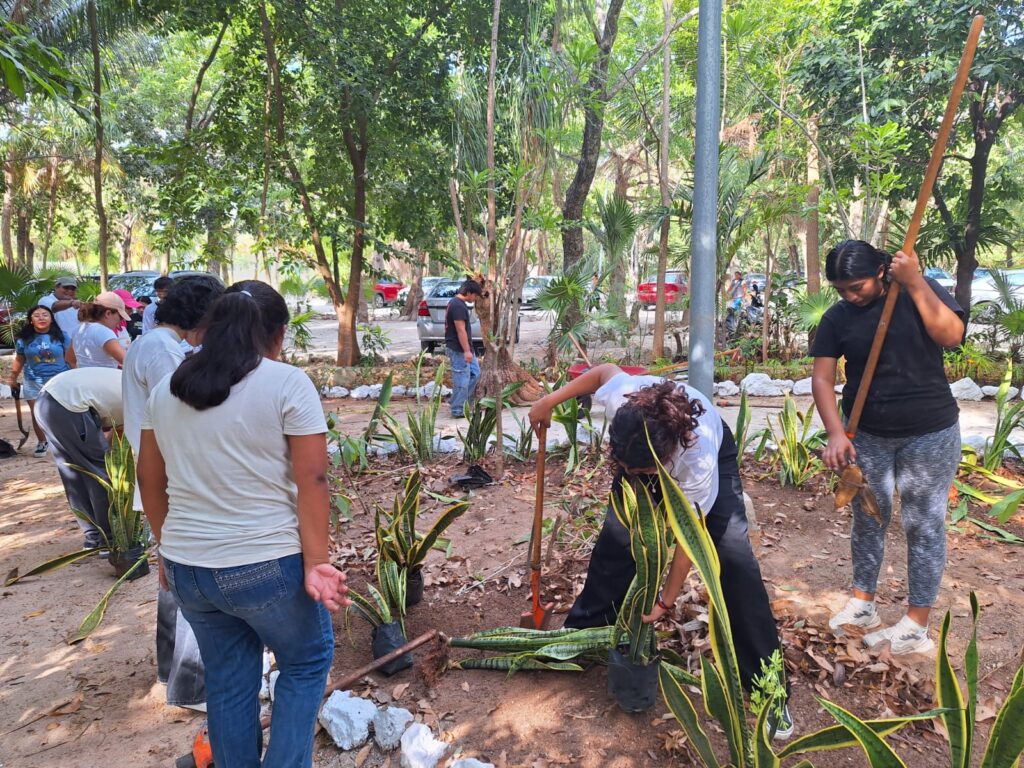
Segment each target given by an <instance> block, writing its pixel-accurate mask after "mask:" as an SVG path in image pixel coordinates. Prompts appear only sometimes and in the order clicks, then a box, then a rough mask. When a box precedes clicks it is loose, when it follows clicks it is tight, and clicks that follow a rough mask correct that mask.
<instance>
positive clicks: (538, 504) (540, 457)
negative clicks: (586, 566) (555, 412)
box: [530, 424, 548, 597]
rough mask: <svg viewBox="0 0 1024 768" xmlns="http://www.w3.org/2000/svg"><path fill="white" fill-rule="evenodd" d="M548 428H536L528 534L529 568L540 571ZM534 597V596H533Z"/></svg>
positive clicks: (541, 426)
mask: <svg viewBox="0 0 1024 768" xmlns="http://www.w3.org/2000/svg"><path fill="white" fill-rule="evenodd" d="M547 442H548V428H547V427H546V426H544V425H543V424H541V425H540V426H539V427H537V494H536V496H535V497H534V502H533V530H532V531H531V532H530V568H532V569H533V570H535V571H538V570H540V545H541V537H542V535H543V528H544V461H545V459H546V457H547V456H546V454H547ZM534 597H536V595H534Z"/></svg>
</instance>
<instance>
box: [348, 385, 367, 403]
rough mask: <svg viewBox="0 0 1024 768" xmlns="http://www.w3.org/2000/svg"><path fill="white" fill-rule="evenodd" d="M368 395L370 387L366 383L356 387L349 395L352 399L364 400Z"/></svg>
mask: <svg viewBox="0 0 1024 768" xmlns="http://www.w3.org/2000/svg"><path fill="white" fill-rule="evenodd" d="M369 396H370V387H369V386H367V385H366V384H363V385H362V386H361V387H356V388H355V389H353V390H352V392H351V394H350V395H349V397H351V398H352V399H353V400H366V399H367V398H368V397H369Z"/></svg>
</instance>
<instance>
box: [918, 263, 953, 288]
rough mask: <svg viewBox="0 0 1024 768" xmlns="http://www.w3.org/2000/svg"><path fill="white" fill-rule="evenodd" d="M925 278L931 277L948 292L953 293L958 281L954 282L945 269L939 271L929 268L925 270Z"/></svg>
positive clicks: (935, 268)
mask: <svg viewBox="0 0 1024 768" xmlns="http://www.w3.org/2000/svg"><path fill="white" fill-rule="evenodd" d="M924 276H925V277H930V278H931V279H932V280H934V281H935V282H936V283H938V284H939V285H941V286H942V287H943V288H945V289H946V290H947V291H950V292H952V291H953V289H954V288H955V287H956V280H954V279H953V277H952V275H950V274H949V272H947V271H946V270H944V269H939V268H938V267H927V268H925V270H924Z"/></svg>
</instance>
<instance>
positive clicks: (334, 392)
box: [327, 387, 349, 399]
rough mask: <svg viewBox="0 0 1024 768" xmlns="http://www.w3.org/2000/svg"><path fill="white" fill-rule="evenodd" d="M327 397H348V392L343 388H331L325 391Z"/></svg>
mask: <svg viewBox="0 0 1024 768" xmlns="http://www.w3.org/2000/svg"><path fill="white" fill-rule="evenodd" d="M327 396H328V397H330V398H335V399H336V398H339V397H348V396H349V390H348V389H346V388H345V387H331V388H330V389H329V390H327Z"/></svg>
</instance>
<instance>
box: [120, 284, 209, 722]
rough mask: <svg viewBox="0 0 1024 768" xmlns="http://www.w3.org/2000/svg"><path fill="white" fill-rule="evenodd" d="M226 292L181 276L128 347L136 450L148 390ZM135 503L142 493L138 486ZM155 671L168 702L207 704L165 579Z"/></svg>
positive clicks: (130, 431)
mask: <svg viewBox="0 0 1024 768" xmlns="http://www.w3.org/2000/svg"><path fill="white" fill-rule="evenodd" d="M223 292H224V286H222V285H221V284H220V281H218V280H217V279H215V278H213V277H205V276H195V277H185V278H182V279H181V280H178V281H176V282H175V284H174V285H173V286H172V287H171V290H170V291H168V293H167V296H166V297H165V298H164V300H163V301H162V302H160V305H159V307H157V311H156V320H157V324H156V327H155V328H154V329H153V331H152V332H151V333H147V334H146V335H145V336H143V337H141V338H139V339H138V340H137V341H135V342H133V343H132V345H131V346H130V347H129V348H128V354H127V355H126V356H125V359H124V376H123V378H122V379H121V390H122V394H123V395H124V434H125V437H127V438H128V442H129V443H130V444H131V446H132V450H133V451H134V452H135V456H136V457H138V455H139V439H140V436H141V434H142V419H143V414H144V413H145V410H146V402H147V401H148V400H149V395H150V393H151V392H152V391H153V390H154V389H155V388H156V385H157V384H159V383H160V381H161V380H163V379H164V378H166V377H167V376H170V375H171V374H172V373H174V371H175V370H176V369H177V368H178V365H180V364H181V362H182V361H183V360H184V359H185V352H184V351H183V350H182V348H181V342H182V341H184V340H185V339H189V340H191V342H192V343H196V344H198V343H199V339H198V336H199V335H200V331H199V323H200V321H201V320H202V319H203V316H204V315H205V314H206V310H207V309H208V308H209V306H210V304H212V303H213V301H214V300H215V299H217V297H219V296H220V295H221V294H222V293H223ZM135 503H136V509H142V497H141V495H140V493H139V490H138V488H136V493H135ZM156 624H157V626H156V674H157V679H158V680H159V681H160V682H162V683H166V685H167V703H168V704H170V705H171V706H176V707H185V708H187V709H198V710H201V711H205V709H206V684H205V672H204V669H203V659H202V655H201V654H200V652H199V644H198V642H197V641H196V636H195V633H194V632H193V631H192V627H191V626H190V625H189V623H188V621H186V619H185V617H184V616H183V615H182V614H181V610H180V609H179V608H178V604H177V603H175V602H174V597H173V596H172V595H171V593H170V592H168V591H167V589H166V588H164V587H163V585H161V586H160V588H159V590H158V592H157V608H156Z"/></svg>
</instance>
